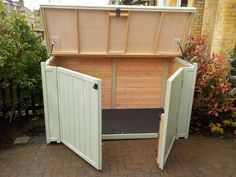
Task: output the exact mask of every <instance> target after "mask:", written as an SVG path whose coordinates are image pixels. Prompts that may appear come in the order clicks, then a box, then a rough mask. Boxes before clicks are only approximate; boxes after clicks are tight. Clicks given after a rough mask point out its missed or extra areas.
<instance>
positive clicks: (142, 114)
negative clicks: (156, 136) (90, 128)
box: [102, 108, 163, 134]
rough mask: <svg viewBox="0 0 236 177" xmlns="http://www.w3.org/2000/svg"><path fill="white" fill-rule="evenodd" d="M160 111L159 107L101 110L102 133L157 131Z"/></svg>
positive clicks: (161, 110) (161, 111)
mask: <svg viewBox="0 0 236 177" xmlns="http://www.w3.org/2000/svg"><path fill="white" fill-rule="evenodd" d="M161 113H163V109H161V108H156V109H108V110H103V111H102V133H103V134H131V133H158V131H159V119H160V115H161Z"/></svg>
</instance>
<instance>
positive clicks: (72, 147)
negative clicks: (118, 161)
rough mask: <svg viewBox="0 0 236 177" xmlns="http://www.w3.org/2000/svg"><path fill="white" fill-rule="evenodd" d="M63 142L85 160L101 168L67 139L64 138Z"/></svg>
mask: <svg viewBox="0 0 236 177" xmlns="http://www.w3.org/2000/svg"><path fill="white" fill-rule="evenodd" d="M61 142H62V143H63V144H65V145H66V146H67V147H68V148H69V149H71V150H72V151H74V152H75V153H76V154H78V155H79V156H80V157H82V158H83V159H84V160H86V161H87V162H88V163H89V164H90V165H92V166H93V167H95V168H96V169H98V170H101V168H100V167H99V166H97V165H96V163H95V162H94V161H92V160H90V159H89V158H87V156H86V155H84V154H83V153H81V152H80V151H78V150H77V149H76V148H75V147H74V146H72V145H70V143H68V142H67V141H66V140H64V139H62V140H61Z"/></svg>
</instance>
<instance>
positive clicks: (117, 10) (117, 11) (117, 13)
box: [116, 8, 120, 17]
mask: <svg viewBox="0 0 236 177" xmlns="http://www.w3.org/2000/svg"><path fill="white" fill-rule="evenodd" d="M116 16H117V17H120V9H118V8H117V9H116Z"/></svg>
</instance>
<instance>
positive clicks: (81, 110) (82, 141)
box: [79, 80, 85, 152]
mask: <svg viewBox="0 0 236 177" xmlns="http://www.w3.org/2000/svg"><path fill="white" fill-rule="evenodd" d="M84 82H85V81H83V80H80V82H79V97H80V98H79V113H80V118H81V119H80V126H79V129H80V135H79V136H80V144H81V147H80V150H81V152H85V136H84V133H85V130H84V129H85V126H84V125H85V111H84V110H85V105H84V99H85V98H84Z"/></svg>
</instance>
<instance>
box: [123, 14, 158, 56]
mask: <svg viewBox="0 0 236 177" xmlns="http://www.w3.org/2000/svg"><path fill="white" fill-rule="evenodd" d="M160 16H161V13H157V12H130V16H129V18H130V23H129V32H128V34H129V35H128V42H127V53H152V52H153V46H154V45H155V36H156V33H157V29H158V26H159V22H160Z"/></svg>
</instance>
